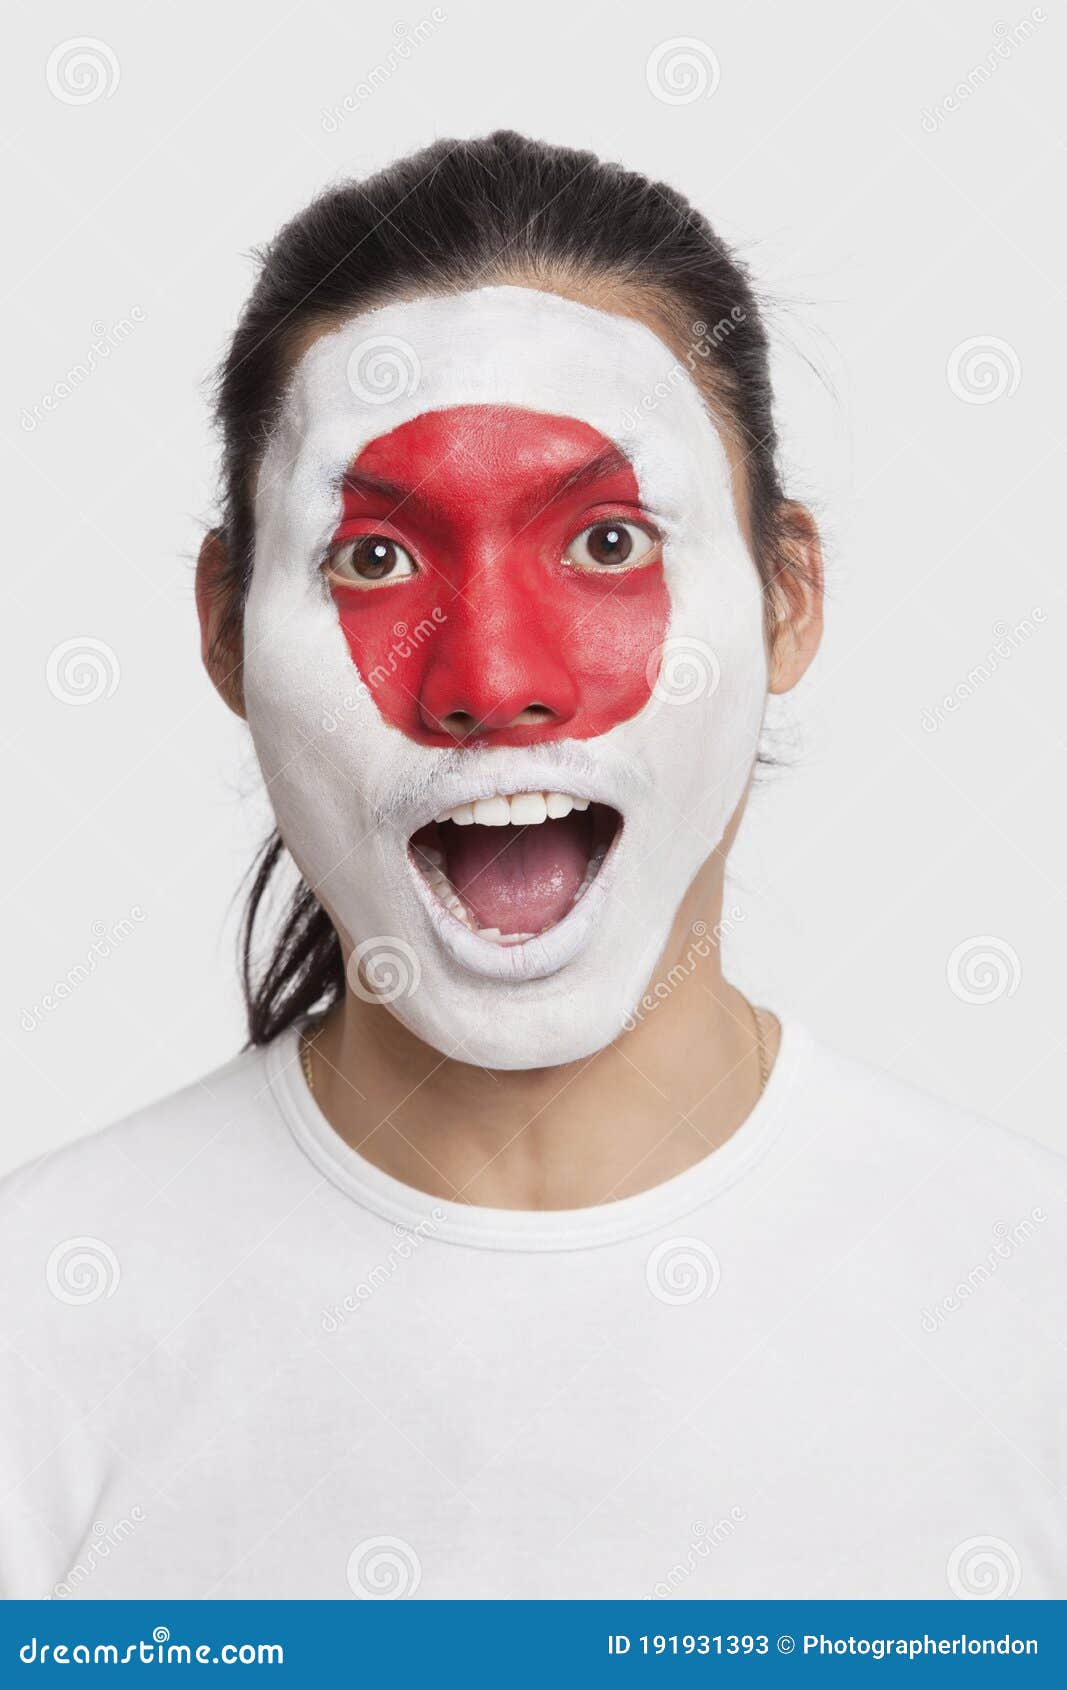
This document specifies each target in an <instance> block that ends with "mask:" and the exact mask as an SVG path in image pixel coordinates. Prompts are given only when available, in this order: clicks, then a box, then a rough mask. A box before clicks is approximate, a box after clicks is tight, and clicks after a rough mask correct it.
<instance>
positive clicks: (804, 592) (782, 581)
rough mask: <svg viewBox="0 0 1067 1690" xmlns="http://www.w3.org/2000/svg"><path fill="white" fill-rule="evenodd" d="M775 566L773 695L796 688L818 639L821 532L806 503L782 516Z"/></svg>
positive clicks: (784, 509)
mask: <svg viewBox="0 0 1067 1690" xmlns="http://www.w3.org/2000/svg"><path fill="white" fill-rule="evenodd" d="M779 521H780V527H779V534H780V539H779V560H780V561H779V565H778V569H777V571H776V574H775V577H774V582H773V592H774V603H775V610H776V622H775V629H774V639H773V642H772V646H771V654H770V678H769V682H768V686H769V690H770V691H771V692H777V693H780V692H789V691H790V689H791V688H792V687H795V686H796V684H797V682H798V681H799V680H800V678H801V677H802V675H803V674H804V673H805V671H806V670H807V668H808V665H809V664H810V663H811V660H812V658H813V657H814V656H815V653H816V652H817V651H818V649H819V642H820V640H821V639H822V600H823V563H822V548H821V546H820V545H819V530H818V528H817V527H816V525H815V518H814V517H813V516H812V514H811V512H810V511H809V510H807V509H806V508H805V506H804V505H796V504H793V503H792V502H790V503H788V504H786V505H783V507H782V510H781V512H780V518H779Z"/></svg>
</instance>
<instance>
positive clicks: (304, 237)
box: [216, 130, 795, 1045]
mask: <svg viewBox="0 0 1067 1690" xmlns="http://www.w3.org/2000/svg"><path fill="white" fill-rule="evenodd" d="M503 281H512V282H514V281H525V282H527V283H528V284H533V285H535V286H543V287H547V288H550V289H553V290H555V291H559V292H562V293H566V292H567V291H568V290H570V289H576V288H580V289H581V291H582V294H583V297H585V298H588V297H589V292H590V289H591V288H592V289H593V290H596V289H597V288H598V287H599V286H601V285H602V286H603V287H604V290H605V297H606V298H607V297H609V296H610V298H611V299H612V300H613V301H614V302H615V304H616V306H617V305H618V303H619V302H623V303H626V302H630V301H632V305H633V307H634V308H638V309H641V308H643V310H644V311H645V312H646V313H651V314H652V315H653V316H654V317H655V318H656V319H658V323H659V324H660V325H662V328H663V331H664V334H665V336H666V338H668V339H669V340H670V341H671V342H672V343H673V344H674V345H675V347H676V348H677V349H678V350H679V352H680V355H681V356H683V357H685V358H686V361H687V363H688V366H689V368H690V370H691V371H692V373H693V375H694V377H695V378H696V379H697V380H698V381H699V382H700V383H701V385H702V387H703V389H704V391H705V392H706V393H707V395H708V397H709V400H711V401H712V402H713V403H714V405H715V408H716V411H717V413H718V415H719V417H720V419H721V420H722V421H723V422H724V423H725V424H726V425H727V426H728V427H729V428H730V429H731V430H732V431H733V433H734V437H735V438H736V439H737V441H738V443H739V445H740V448H741V451H742V453H743V455H744V459H745V463H746V469H747V485H748V498H749V504H748V520H749V525H750V529H751V534H752V542H753V549H754V552H755V555H756V560H757V564H758V567H759V569H760V573H761V577H762V579H763V582H764V586H765V592H766V599H767V606H768V618H769V622H770V624H771V627H772V631H773V623H774V619H775V616H776V614H777V611H776V601H777V589H778V588H779V587H780V586H781V584H782V580H783V577H784V576H787V575H788V574H789V573H790V572H791V571H793V570H794V569H795V566H794V564H793V562H792V560H791V553H790V550H789V548H788V547H787V546H786V544H785V540H786V537H787V532H788V526H789V521H790V517H789V510H790V507H789V506H788V505H787V504H786V502H785V496H784V493H783V491H782V487H781V484H780V480H779V473H778V467H777V450H776V448H777V442H776V436H775V428H774V419H773V407H772V394H771V385H770V375H769V369H768V349H767V337H766V334H765V332H764V328H763V324H762V321H761V317H760V311H759V307H758V305H757V302H756V298H755V295H754V293H753V289H752V285H751V283H750V281H749V278H748V275H747V273H746V271H745V270H744V268H743V266H742V265H741V264H740V263H739V262H738V261H737V260H736V259H735V258H734V257H733V255H732V254H731V253H730V252H729V251H728V249H727V248H726V247H725V246H724V245H723V243H722V242H721V241H720V240H719V239H718V237H717V236H716V235H715V234H714V232H713V230H712V229H711V227H710V226H709V224H708V223H707V221H706V220H705V219H704V218H703V217H702V216H701V215H700V214H699V213H698V212H696V211H694V210H693V208H692V207H691V206H690V205H689V204H687V202H686V201H685V200H684V199H683V198H682V196H681V195H680V194H678V193H676V192H675V191H674V189H672V188H669V187H666V186H665V185H664V184H662V183H659V182H650V181H648V180H647V179H646V178H645V177H643V176H640V175H637V174H636V173H635V172H633V171H629V170H624V169H623V168H622V167H621V166H620V165H616V164H606V163H603V162H602V161H601V160H600V159H598V158H596V157H594V155H593V154H592V153H584V152H576V151H574V150H572V149H570V148H568V147H553V146H548V145H546V144H545V143H544V142H540V141H531V140H528V139H527V138H526V137H525V136H522V135H517V134H514V133H512V132H510V131H507V130H501V131H498V132H497V133H495V134H493V135H489V136H487V137H485V138H484V139H482V140H477V141H438V142H437V143H436V144H435V145H433V146H431V147H428V148H427V149H426V150H425V151H423V152H420V153H415V154H413V155H412V156H411V157H410V158H405V159H401V160H400V162H399V163H397V164H394V165H391V166H390V167H389V169H387V170H383V171H381V172H380V173H379V174H378V175H377V176H372V177H371V178H370V179H369V180H367V181H365V182H347V183H345V184H344V185H343V186H342V187H338V188H332V189H330V190H329V191H328V192H327V193H324V194H322V195H321V196H320V197H319V198H318V199H316V200H314V201H313V202H312V203H311V204H310V205H309V206H308V207H307V208H306V209H305V210H304V211H301V212H300V213H299V215H298V216H296V217H294V218H293V219H292V221H291V222H289V223H287V224H286V225H285V227H284V228H283V229H282V230H281V231H280V233H279V234H278V235H277V236H276V237H275V239H274V240H273V241H272V242H271V243H270V245H269V246H268V247H267V248H266V250H265V251H264V252H263V253H262V255H261V268H260V273H259V277H258V280H257V282H256V285H255V288H254V289H253V292H252V295H251V298H250V299H249V301H248V304H247V305H246V307H245V309H244V312H243V314H242V316H241V320H240V323H239V324H238V327H237V332H236V333H235V335H234V337H233V342H232V344H231V346H230V350H229V353H228V355H227V357H226V360H225V362H224V364H223V366H222V369H221V371H220V373H219V377H218V384H217V398H216V419H217V422H218V424H219V427H220V430H221V433H222V440H223V463H222V506H223V521H222V525H221V528H220V529H219V531H218V532H219V534H220V537H221V538H222V540H223V541H224V543H225V549H226V560H227V561H226V566H225V571H224V574H223V577H222V579H221V581H220V582H219V590H220V591H221V592H222V593H223V594H224V595H225V606H226V613H225V619H224V626H223V634H222V636H221V643H222V646H223V649H224V650H228V651H230V652H233V653H237V652H239V650H240V622H241V616H242V611H243V603H244V596H245V593H246V590H247V586H248V581H249V577H250V574H251V568H252V556H253V511H252V492H253V483H254V477H255V472H256V470H257V468H258V465H259V461H260V457H261V455H262V453H263V450H264V448H265V445H266V443H267V440H268V438H269V436H270V433H271V429H272V427H273V425H274V422H275V419H276V416H277V412H278V409H279V406H280V403H281V400H282V398H283V395H284V392H285V387H286V382H287V379H288V376H289V373H290V371H291V369H292V367H293V365H294V363H295V362H296V361H297V359H298V357H299V355H300V352H301V350H302V348H303V346H304V345H306V344H307V342H308V341H309V339H310V338H312V337H313V336H314V334H315V333H317V332H320V331H321V330H323V329H325V328H328V327H329V326H331V325H332V324H334V323H338V322H340V321H342V320H344V319H346V318H348V317H350V316H351V315H352V314H353V313H355V312H357V311H362V310H366V309H368V308H369V307H373V306H375V305H378V304H382V303H384V302H385V301H386V300H388V299H394V298H397V297H402V296H410V295H413V294H419V293H441V292H447V291H453V290H458V289H467V288H471V287H474V286H477V285H479V284H490V283H493V282H503ZM283 853H284V846H283V844H282V841H281V839H280V837H279V836H278V835H277V834H274V835H273V836H272V837H271V838H270V839H268V841H267V843H266V844H265V846H264V847H263V849H262V851H261V852H260V855H259V857H258V859H257V862H256V864H255V865H254V867H253V879H252V886H251V891H250V895H249V899H248V904H247V908H246V911H245V917H244V924H243V930H242V941H241V951H242V967H243V978H244V988H245V1000H246V1005H247V1012H248V1033H249V1040H250V1042H251V1043H252V1044H256V1045H259V1044H266V1043H268V1042H269V1041H270V1040H271V1039H274V1038H276V1037H277V1035H278V1034H279V1033H281V1032H283V1031H284V1030H285V1029H286V1028H287V1027H289V1026H291V1025H292V1024H293V1023H294V1022H295V1021H297V1020H298V1019H300V1018H301V1017H302V1016H304V1015H305V1014H307V1013H308V1012H309V1011H310V1010H312V1009H314V1008H315V1007H316V1006H320V1007H323V1008H325V1007H328V1006H329V1005H331V1004H332V1003H334V1002H336V1001H337V1000H338V999H339V998H340V997H341V996H342V995H343V992H344V966H343V961H342V956H341V949H340V944H339V941H338V938H337V935H336V933H335V931H334V928H333V924H332V923H331V921H330V919H329V917H328V915H327V914H326V912H325V910H324V909H323V908H322V906H321V905H320V903H319V902H318V900H317V898H316V897H315V895H314V893H313V892H312V890H311V888H310V887H309V886H307V885H306V884H305V883H304V882H302V881H301V882H300V884H299V886H298V887H297V890H296V892H295V893H294V894H293V897H292V899H291V901H290V903H289V906H288V909H287V911H286V913H285V916H284V919H283V921H282V924H281V927H280V930H279V932H278V934H277V936H276V938H275V941H274V945H273V950H272V952H271V955H270V958H269V961H267V963H266V965H265V966H263V967H260V966H259V964H258V963H257V960H256V954H255V945H254V937H255V931H256V923H257V916H258V915H259V913H260V908H261V905H262V902H263V899H264V896H265V894H266V892H267V889H268V887H269V885H270V883H271V880H272V877H273V875H274V873H275V871H276V869H277V868H278V866H279V864H280V863H281V862H282V860H283Z"/></svg>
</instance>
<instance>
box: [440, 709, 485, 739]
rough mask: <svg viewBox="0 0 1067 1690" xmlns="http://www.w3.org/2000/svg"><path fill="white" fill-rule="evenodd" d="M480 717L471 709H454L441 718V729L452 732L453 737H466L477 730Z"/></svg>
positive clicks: (448, 732)
mask: <svg viewBox="0 0 1067 1690" xmlns="http://www.w3.org/2000/svg"><path fill="white" fill-rule="evenodd" d="M477 727H478V719H477V717H476V716H472V715H471V713H470V711H469V710H453V711H452V712H451V713H450V714H449V715H448V716H442V718H441V731H442V732H443V733H446V734H451V735H452V737H453V739H466V738H467V736H468V735H469V734H472V733H474V732H475V731H476V729H477Z"/></svg>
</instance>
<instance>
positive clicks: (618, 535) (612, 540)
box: [563, 521, 659, 570]
mask: <svg viewBox="0 0 1067 1690" xmlns="http://www.w3.org/2000/svg"><path fill="white" fill-rule="evenodd" d="M658 547H659V540H658V539H657V538H656V537H654V536H653V535H652V534H650V533H649V532H648V529H647V528H641V527H639V526H638V524H637V523H636V522H616V521H607V522H594V523H593V525H592V527H591V528H584V529H583V530H582V532H581V533H580V534H576V535H575V537H574V539H573V540H572V541H571V543H570V545H569V546H568V547H567V550H566V551H565V552H564V554H563V555H564V557H565V558H566V559H567V562H568V563H573V564H577V566H578V567H579V569H590V570H601V569H616V570H622V569H636V568H637V566H638V564H641V563H647V562H648V560H649V558H650V557H651V556H652V555H653V553H654V552H655V551H656V550H657V548H658Z"/></svg>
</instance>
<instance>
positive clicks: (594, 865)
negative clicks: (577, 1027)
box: [415, 845, 607, 945]
mask: <svg viewBox="0 0 1067 1690" xmlns="http://www.w3.org/2000/svg"><path fill="white" fill-rule="evenodd" d="M606 855H607V846H606V845H598V846H597V847H596V848H595V849H594V851H593V852H592V854H591V855H590V858H589V861H588V863H587V864H586V866H585V873H584V875H583V876H582V881H581V885H580V886H579V887H578V890H577V892H575V894H574V897H573V898H572V900H571V909H573V908H574V906H575V904H577V903H578V902H579V900H580V899H582V898H583V897H584V896H585V894H586V892H588V890H589V888H590V886H591V885H592V884H593V881H594V880H595V879H596V877H597V874H598V873H599V871H600V865H601V863H602V862H603V861H604V858H605V856H606ZM415 857H416V861H417V862H418V865H419V868H420V870H421V873H422V877H423V879H424V880H425V881H426V883H427V885H428V886H429V888H430V890H431V892H433V894H434V896H435V897H436V898H437V900H438V901H439V902H440V903H442V904H444V906H445V909H446V910H448V911H449V913H450V914H451V915H454V916H455V917H456V918H457V920H459V921H462V923H463V925H464V927H467V928H469V929H470V931H471V932H472V933H477V935H478V937H479V939H488V940H489V942H490V943H491V944H494V945H523V944H525V943H526V940H527V939H536V938H537V934H536V933H502V932H501V931H500V929H499V927H475V925H474V918H473V916H472V915H471V913H470V911H469V910H468V908H467V906H466V904H465V903H464V902H463V899H462V898H461V897H460V895H459V893H458V892H457V891H456V889H455V887H454V886H453V884H452V882H451V881H450V880H449V878H448V876H447V875H446V874H445V872H444V860H445V859H444V856H443V854H442V853H441V852H440V851H437V850H435V849H434V848H433V847H432V846H425V845H420V846H419V847H418V849H417V850H416V852H415ZM561 919H562V917H561ZM552 925H553V926H554V925H556V923H553V924H552ZM543 931H544V929H542V932H543Z"/></svg>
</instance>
